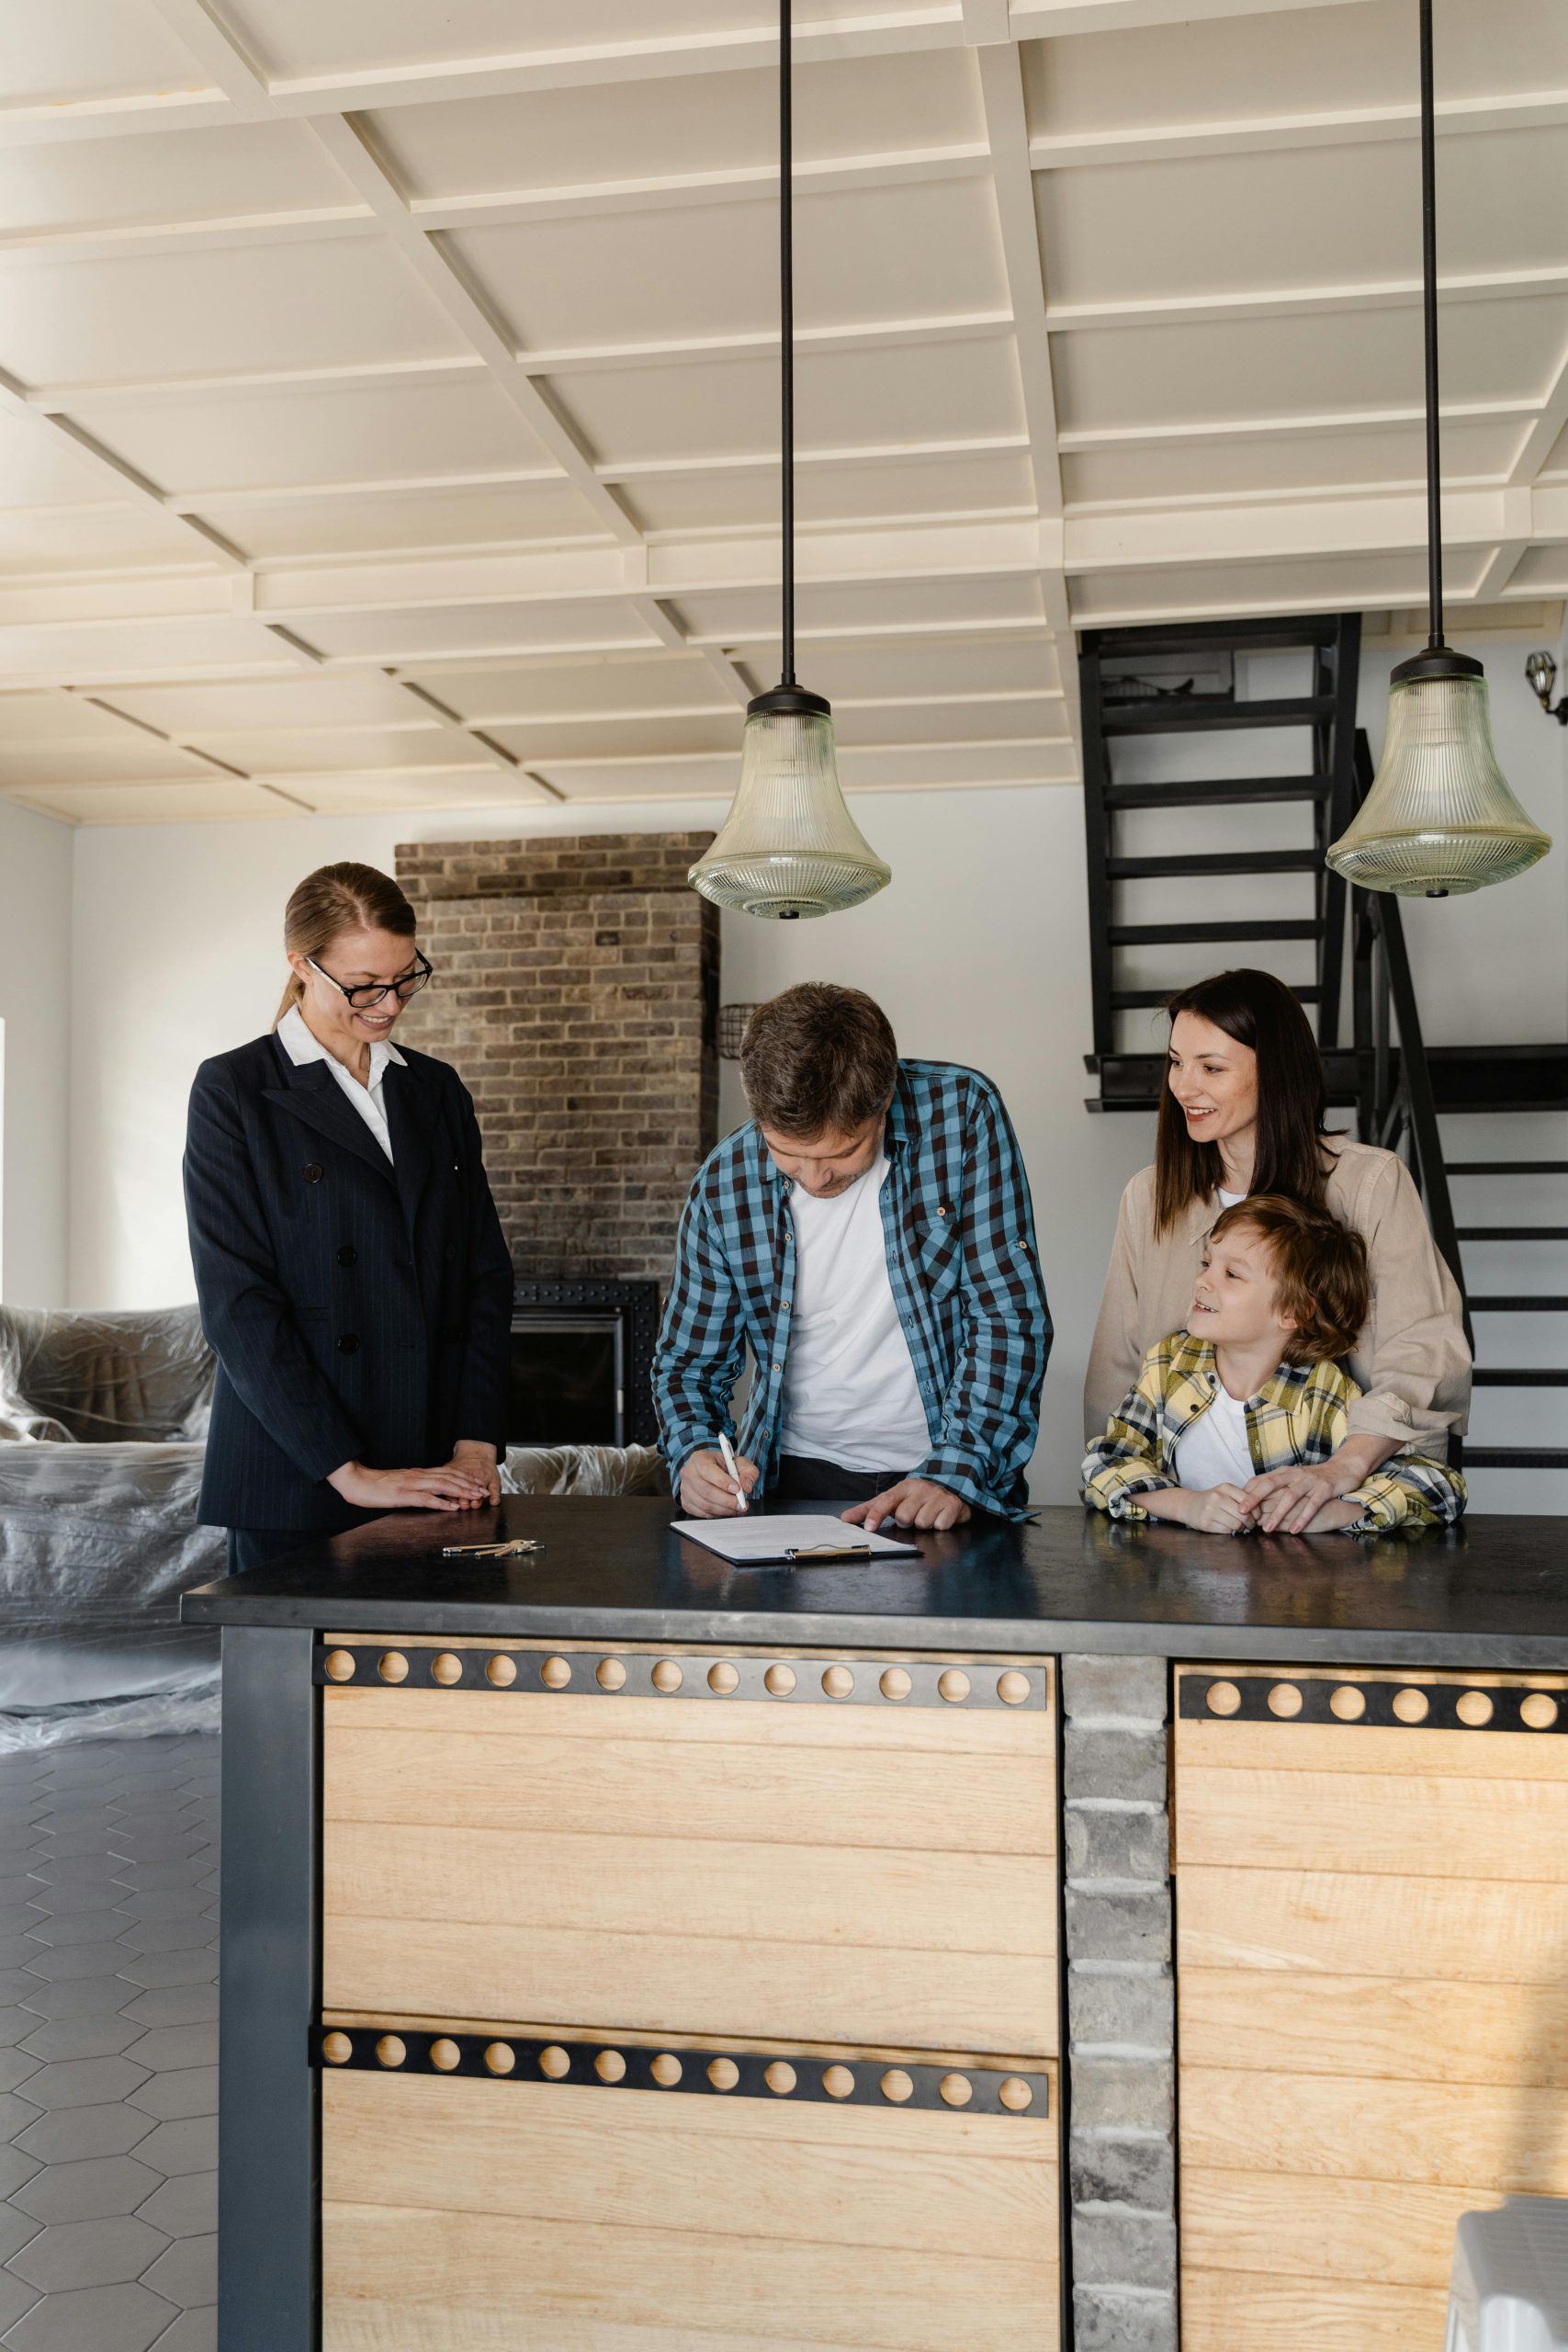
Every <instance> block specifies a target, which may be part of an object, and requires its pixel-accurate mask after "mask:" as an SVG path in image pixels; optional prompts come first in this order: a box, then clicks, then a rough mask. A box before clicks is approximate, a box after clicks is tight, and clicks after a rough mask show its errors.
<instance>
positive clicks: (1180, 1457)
mask: <svg viewBox="0 0 1568 2352" xmlns="http://www.w3.org/2000/svg"><path fill="white" fill-rule="evenodd" d="M1171 1469H1172V1474H1173V1476H1175V1478H1176V1481H1177V1483H1178V1485H1179V1486H1182V1487H1186V1488H1187V1489H1188V1491H1189V1493H1191V1494H1201V1493H1206V1492H1207V1491H1208V1489H1209V1488H1210V1487H1245V1486H1246V1484H1247V1480H1248V1479H1249V1478H1251V1477H1255V1476H1257V1473H1256V1472H1255V1470H1254V1469H1253V1466H1252V1454H1251V1451H1250V1449H1249V1448H1248V1445H1247V1406H1246V1404H1245V1403H1244V1402H1243V1401H1242V1400H1241V1399H1239V1398H1237V1397H1233V1396H1232V1395H1231V1393H1230V1391H1229V1389H1228V1388H1227V1387H1226V1386H1225V1385H1224V1381H1223V1380H1221V1379H1220V1378H1219V1376H1218V1374H1216V1375H1215V1379H1214V1401H1213V1404H1212V1405H1211V1406H1210V1408H1209V1409H1208V1411H1207V1412H1206V1413H1200V1414H1199V1416H1198V1418H1197V1419H1196V1420H1195V1421H1189V1423H1188V1425H1187V1427H1186V1428H1185V1429H1184V1430H1182V1432H1181V1435H1180V1436H1179V1438H1178V1439H1177V1441H1176V1459H1175V1461H1174V1463H1173V1464H1171Z"/></svg>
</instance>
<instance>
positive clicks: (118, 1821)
mask: <svg viewBox="0 0 1568 2352" xmlns="http://www.w3.org/2000/svg"><path fill="white" fill-rule="evenodd" d="M217 1978H218V1741H217V1739H216V1738H215V1737H212V1736H205V1735H197V1736H188V1737H184V1738H163V1739H139V1740H117V1741H111V1740H94V1741H84V1742H83V1743H82V1744H81V1745H80V1746H77V1747H60V1748H55V1749H51V1750H50V1751H48V1752H47V1753H45V1754H42V1755H39V1756H11V1757H0V2346H4V2347H5V2352H154V2347H161V2352H214V2346H215V2344H216V2326H215V2312H214V2298H215V2296H216V2294H217V2280H216V2273H215V2261H214V2257H215V2253H216V2248H217V2238H216V2235H215V2234H214V2233H215V2232H216V2230H217V2226H218V2210H217V2209H218V2174H217V2162H218V2150H217V2135H218V2126H217V2120H216V2118H217V2113H218V1984H217Z"/></svg>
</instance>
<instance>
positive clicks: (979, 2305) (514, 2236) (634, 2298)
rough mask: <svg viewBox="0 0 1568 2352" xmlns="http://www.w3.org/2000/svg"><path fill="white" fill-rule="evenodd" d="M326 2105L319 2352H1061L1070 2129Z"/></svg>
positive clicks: (675, 2108)
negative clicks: (1063, 2146) (1063, 2184)
mask: <svg viewBox="0 0 1568 2352" xmlns="http://www.w3.org/2000/svg"><path fill="white" fill-rule="evenodd" d="M801 2063H802V2064H806V2063H807V2062H806V2061H805V2060H804V2058H803V2059H802V2061H801ZM816 2063H817V2064H820V2060H818V2061H817V2062H816ZM1051 2088H1052V2099H1051V2105H1052V2108H1053V2109H1054V2107H1055V2082H1054V2079H1053V2082H1052V2086H1051ZM322 2092H323V2124H322V2198H323V2203H322V2286H323V2325H322V2346H323V2352H390V2347H393V2346H395V2347H396V2352H503V2347H504V2352H513V2347H515V2346H517V2345H519V2344H523V2343H526V2344H527V2345H528V2346H529V2347H530V2352H740V2347H741V2346H750V2347H759V2346H767V2347H768V2348H769V2352H806V2347H807V2346H810V2347H811V2348H812V2352H868V2347H871V2348H873V2352H874V2347H886V2352H895V2348H896V2352H952V2347H953V2346H955V2345H968V2344H979V2343H984V2344H985V2345H986V2346H987V2352H1055V2346H1056V2344H1057V2341H1058V2333H1059V2329H1058V2298H1059V2293H1060V2281H1059V2268H1058V2260H1059V2257H1058V2228H1059V2224H1058V2209H1057V2193H1058V2191H1057V2151H1056V2123H1055V2114H1054V2112H1053V2113H1052V2114H1050V2115H1048V2116H1040V2117H1036V2116H1034V2115H1010V2114H998V2113H990V2114H964V2113H962V2112H958V2111H952V2112H949V2111H946V2110H941V2111H938V2110H932V2109H898V2108H892V2107H889V2108H887V2109H880V2108H868V2107H865V2106H853V2107H842V2108H839V2107H834V2106H831V2105H827V2104H822V2103H817V2104H800V2103H793V2104H787V2105H785V2104H781V2105H771V2104H769V2103H767V2102H766V2101H763V2100H761V2099H756V2098H734V2099H720V2098H709V2097H701V2098H688V2097H675V2096H671V2095H667V2094H662V2093H660V2092H657V2091H649V2090H640V2089H626V2088H624V2087H623V2088H618V2089H615V2090H613V2091H611V2090H606V2089H604V2088H599V2087H592V2086H563V2085H547V2084H542V2083H531V2082H530V2083H524V2082H518V2083H504V2084H501V2083H490V2082H485V2081H479V2080H472V2079H457V2078H453V2079H448V2080H443V2079H439V2078H433V2077H432V2076H430V2075H422V2076H419V2077H414V2076H401V2077H400V2076H394V2075H379V2074H370V2073H357V2074H350V2073H344V2074H329V2075H328V2076H327V2078H326V2080H325V2082H324V2083H323V2085H322Z"/></svg>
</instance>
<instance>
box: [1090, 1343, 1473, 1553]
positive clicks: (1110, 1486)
mask: <svg viewBox="0 0 1568 2352" xmlns="http://www.w3.org/2000/svg"><path fill="white" fill-rule="evenodd" d="M1218 1385H1219V1374H1218V1373H1217V1372H1216V1370H1215V1368H1214V1351H1213V1346H1212V1345H1211V1344H1210V1342H1209V1341H1208V1340H1195V1339H1194V1338H1193V1337H1192V1335H1191V1333H1190V1331H1172V1332H1171V1333H1170V1334H1169V1336H1168V1338H1166V1339H1163V1340H1157V1341H1156V1344H1155V1345H1154V1346H1153V1347H1152V1348H1151V1349H1150V1350H1149V1351H1148V1353H1147V1354H1146V1355H1145V1358H1144V1361H1143V1364H1142V1367H1141V1369H1140V1371H1139V1374H1138V1377H1137V1381H1136V1383H1135V1384H1134V1386H1133V1387H1131V1388H1130V1389H1129V1390H1128V1392H1127V1394H1126V1396H1125V1397H1123V1398H1122V1405H1121V1408H1120V1409H1119V1410H1118V1411H1116V1412H1114V1413H1112V1414H1111V1419H1110V1420H1109V1421H1108V1422H1107V1424H1106V1429H1105V1434H1104V1436H1103V1437H1101V1438H1097V1439H1096V1441H1095V1442H1094V1444H1093V1445H1091V1446H1090V1448H1089V1452H1088V1453H1087V1454H1086V1455H1085V1456H1084V1464H1083V1474H1082V1475H1083V1498H1084V1500H1085V1502H1086V1503H1089V1505H1091V1506H1092V1508H1093V1509H1094V1510H1105V1511H1109V1512H1110V1513H1111V1517H1112V1518H1113V1519H1146V1518H1147V1517H1148V1513H1147V1512H1146V1511H1145V1510H1144V1508H1143V1505H1142V1504H1141V1503H1140V1502H1139V1501H1138V1497H1139V1496H1140V1495H1146V1494H1153V1493H1154V1492H1156V1490H1157V1489H1158V1488H1159V1487H1179V1486H1180V1484H1181V1481H1180V1479H1179V1478H1178V1477H1177V1476H1175V1475H1174V1464H1175V1461H1176V1448H1177V1443H1178V1441H1179V1438H1180V1436H1181V1433H1182V1431H1183V1430H1186V1429H1189V1428H1190V1426H1191V1424H1192V1423H1193V1422H1194V1421H1195V1420H1196V1419H1198V1417H1199V1415H1200V1414H1201V1413H1206V1412H1207V1411H1208V1409H1209V1407H1210V1406H1211V1405H1212V1404H1213V1401H1214V1391H1215V1390H1216V1388H1217V1387H1218ZM1360 1393H1361V1392H1360V1390H1359V1388H1358V1387H1357V1385H1356V1384H1355V1382H1354V1381H1353V1380H1352V1379H1351V1378H1350V1377H1349V1375H1348V1374H1346V1373H1344V1372H1341V1370H1340V1369H1339V1366H1338V1365H1337V1363H1304V1364H1302V1363H1282V1364H1281V1365H1280V1369H1279V1371H1278V1372H1277V1373H1275V1374H1274V1375H1273V1377H1272V1379H1271V1380H1269V1382H1268V1383H1267V1384H1266V1385H1265V1386H1264V1387H1262V1388H1261V1389H1259V1391H1258V1395H1257V1396H1256V1397H1248V1398H1247V1447H1248V1450H1249V1451H1250V1453H1251V1455H1252V1466H1253V1469H1254V1471H1255V1472H1262V1471H1265V1470H1288V1469H1291V1468H1292V1467H1294V1465H1295V1464H1298V1463H1314V1462H1326V1461H1327V1459H1328V1457H1329V1455H1330V1454H1331V1453H1337V1452H1338V1450H1339V1447H1340V1445H1341V1444H1342V1443H1343V1442H1344V1438H1345V1434H1346V1430H1347V1428H1348V1413H1349V1408H1350V1407H1351V1406H1352V1405H1353V1404H1354V1403H1355V1401H1356V1399H1357V1397H1359V1395H1360ZM1346 1500H1347V1501H1348V1502H1354V1503H1359V1505H1360V1506H1361V1516H1360V1518H1359V1519H1358V1520H1357V1521H1354V1523H1353V1524H1352V1526H1351V1527H1350V1528H1349V1529H1348V1531H1347V1532H1348V1533H1351V1534H1356V1535H1362V1534H1369V1535H1370V1534H1371V1533H1373V1532H1377V1531H1379V1530H1382V1529H1383V1528H1389V1527H1446V1526H1449V1525H1450V1524H1451V1523H1452V1521H1455V1520H1456V1519H1458V1517H1459V1516H1460V1513H1461V1511H1462V1510H1463V1509H1464V1505H1465V1489H1464V1480H1463V1478H1462V1476H1461V1474H1460V1473H1459V1472H1458V1471H1457V1470H1450V1468H1449V1467H1448V1465H1447V1464H1446V1463H1442V1462H1433V1461H1430V1460H1428V1459H1427V1458H1425V1457H1424V1456H1421V1455H1418V1454H1409V1453H1400V1454H1395V1455H1394V1457H1393V1460H1392V1461H1390V1462H1387V1463H1385V1464H1384V1465H1383V1467H1382V1469H1381V1470H1375V1471H1374V1472H1373V1473H1372V1475H1371V1477H1370V1478H1366V1479H1363V1481H1362V1483H1361V1484H1360V1486H1359V1487H1356V1489H1355V1490H1354V1492H1353V1493H1352V1494H1350V1495H1348V1496H1347V1497H1346Z"/></svg>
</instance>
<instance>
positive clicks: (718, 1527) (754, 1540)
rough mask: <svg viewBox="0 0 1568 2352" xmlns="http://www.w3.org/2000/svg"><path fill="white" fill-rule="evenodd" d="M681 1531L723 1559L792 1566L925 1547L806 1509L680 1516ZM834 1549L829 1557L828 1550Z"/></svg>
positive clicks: (907, 1555)
mask: <svg viewBox="0 0 1568 2352" xmlns="http://www.w3.org/2000/svg"><path fill="white" fill-rule="evenodd" d="M675 1532H676V1534H677V1535H689V1536H690V1537H691V1539H692V1541H693V1543H694V1544H706V1546H707V1548H708V1550H709V1551H710V1552H716V1553H717V1554H718V1555H719V1556H720V1558H721V1559H726V1560H737V1561H739V1562H741V1563H742V1564H744V1563H746V1562H748V1561H754V1562H758V1563H761V1562H762V1561H764V1560H774V1561H783V1562H785V1563H787V1564H788V1566H791V1567H795V1568H800V1567H809V1566H811V1564H812V1555H813V1554H814V1553H815V1554H820V1555H822V1556H823V1561H824V1565H825V1566H827V1565H837V1566H841V1565H849V1566H852V1565H853V1563H854V1562H855V1561H856V1560H857V1559H866V1558H873V1559H887V1558H889V1557H891V1558H893V1559H902V1560H908V1559H919V1550H920V1547H919V1544H911V1543H910V1542H909V1541H908V1538H907V1537H897V1538H896V1537H892V1536H887V1535H873V1534H870V1533H868V1532H867V1531H866V1529H865V1528H863V1527H853V1526H852V1525H851V1524H850V1522H849V1521H847V1520H842V1519H829V1518H827V1517H826V1516H824V1517H822V1518H819V1519H818V1518H812V1517H809V1516H808V1515H807V1514H806V1513H804V1512H803V1513H801V1514H799V1515H798V1516H796V1515H795V1514H794V1513H786V1512H784V1511H776V1512H774V1513H773V1516H772V1517H771V1518H770V1517H769V1516H768V1514H767V1513H766V1512H763V1513H761V1514H760V1515H759V1516H758V1517H756V1518H751V1517H745V1518H741V1519H678V1520H677V1521H675ZM829 1554H831V1555H833V1556H832V1560H831V1561H830V1562H829V1559H828V1556H827V1555H829Z"/></svg>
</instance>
